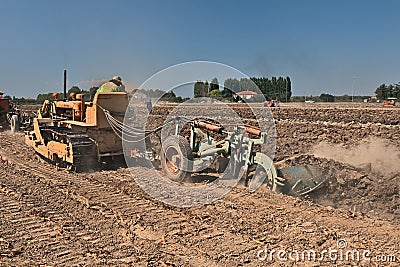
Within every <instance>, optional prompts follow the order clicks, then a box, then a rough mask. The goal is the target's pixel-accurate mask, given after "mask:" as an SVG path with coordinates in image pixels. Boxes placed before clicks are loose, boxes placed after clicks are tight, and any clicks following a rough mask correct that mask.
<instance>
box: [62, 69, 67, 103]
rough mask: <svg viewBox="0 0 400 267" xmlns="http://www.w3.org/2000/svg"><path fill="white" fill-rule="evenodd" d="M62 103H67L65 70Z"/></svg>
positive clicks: (65, 72)
mask: <svg viewBox="0 0 400 267" xmlns="http://www.w3.org/2000/svg"><path fill="white" fill-rule="evenodd" d="M63 101H64V102H66V101H67V70H64V97H63Z"/></svg>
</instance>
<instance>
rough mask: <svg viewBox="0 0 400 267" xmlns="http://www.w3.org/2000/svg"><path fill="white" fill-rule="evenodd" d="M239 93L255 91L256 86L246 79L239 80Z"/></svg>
mask: <svg viewBox="0 0 400 267" xmlns="http://www.w3.org/2000/svg"><path fill="white" fill-rule="evenodd" d="M239 83H240V91H253V92H256V91H257V85H256V84H255V83H254V82H253V81H252V80H250V79H248V78H241V79H240V81H239Z"/></svg>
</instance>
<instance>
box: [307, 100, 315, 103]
mask: <svg viewBox="0 0 400 267" xmlns="http://www.w3.org/2000/svg"><path fill="white" fill-rule="evenodd" d="M304 102H305V103H314V102H315V101H313V100H306V101H304Z"/></svg>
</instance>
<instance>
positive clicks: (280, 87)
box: [193, 77, 292, 102]
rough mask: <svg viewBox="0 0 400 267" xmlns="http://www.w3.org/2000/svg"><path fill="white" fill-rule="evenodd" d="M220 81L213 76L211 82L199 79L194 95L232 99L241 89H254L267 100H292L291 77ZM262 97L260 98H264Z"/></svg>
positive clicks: (195, 85)
mask: <svg viewBox="0 0 400 267" xmlns="http://www.w3.org/2000/svg"><path fill="white" fill-rule="evenodd" d="M220 89H221V86H220V85H219V83H218V79H217V78H213V79H212V80H211V82H210V83H208V81H205V82H203V81H197V82H196V83H195V84H194V88H193V93H194V97H206V96H211V97H217V98H223V99H229V100H232V96H233V94H234V93H237V92H240V91H253V92H257V93H260V91H261V94H262V95H263V97H264V98H265V99H267V100H270V99H277V100H279V101H284V102H286V101H290V97H291V96H292V83H291V80H290V78H289V77H286V78H283V77H278V78H277V77H272V78H271V79H269V78H266V77H251V78H250V79H249V78H241V79H236V78H228V79H226V80H225V81H224V85H223V86H222V90H220ZM263 97H261V98H260V99H262V98H263Z"/></svg>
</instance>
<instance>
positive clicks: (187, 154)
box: [161, 135, 193, 182]
mask: <svg viewBox="0 0 400 267" xmlns="http://www.w3.org/2000/svg"><path fill="white" fill-rule="evenodd" d="M192 159H193V155H192V149H191V148H190V145H189V142H188V141H187V140H186V139H185V138H183V137H182V136H177V135H171V136H168V137H167V138H166V139H165V141H164V142H163V144H162V150H161V167H162V170H163V173H164V175H165V176H166V177H167V178H168V179H170V180H172V181H175V182H183V180H184V179H185V178H186V176H187V175H188V171H189V170H191V166H192V163H193V162H192Z"/></svg>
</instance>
